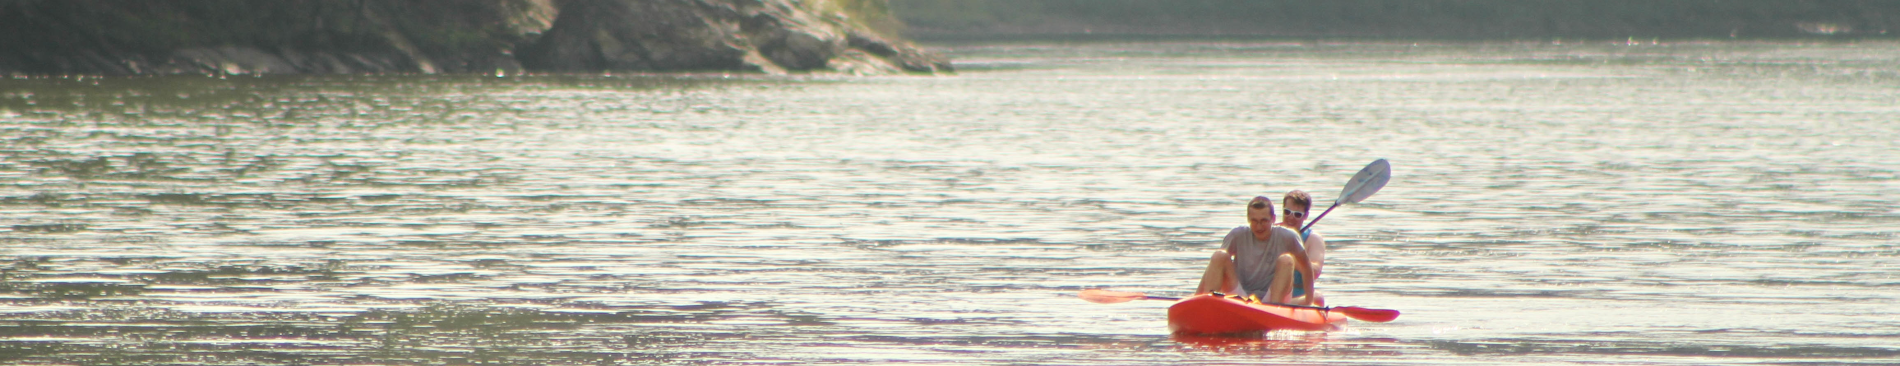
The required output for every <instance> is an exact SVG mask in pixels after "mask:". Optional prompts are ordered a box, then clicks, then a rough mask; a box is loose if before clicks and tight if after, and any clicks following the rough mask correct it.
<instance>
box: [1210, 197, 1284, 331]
mask: <svg viewBox="0 0 1900 366" xmlns="http://www.w3.org/2000/svg"><path fill="white" fill-rule="evenodd" d="M1274 218H1275V215H1274V212H1273V200H1272V199H1269V198H1267V197H1265V196H1260V197H1254V198H1253V200H1252V201H1249V202H1248V203H1247V226H1241V227H1236V228H1234V229H1233V230H1230V231H1228V232H1227V236H1226V237H1225V238H1222V239H1221V248H1220V249H1219V250H1215V251H1214V256H1213V258H1209V259H1208V262H1207V270H1206V271H1204V272H1203V273H1202V274H1201V283H1200V285H1199V286H1197V287H1196V289H1195V294H1205V293H1210V292H1224V293H1228V294H1233V295H1241V296H1248V295H1251V296H1253V297H1255V298H1262V296H1264V299H1265V301H1267V302H1277V303H1288V301H1289V300H1291V299H1290V297H1289V295H1290V294H1291V293H1292V288H1293V287H1295V286H1294V280H1293V278H1294V277H1295V275H1294V274H1293V272H1295V271H1300V272H1302V273H1313V271H1312V270H1311V269H1309V267H1310V262H1308V261H1307V259H1306V249H1305V248H1304V247H1302V246H1301V245H1300V240H1299V233H1296V232H1294V231H1293V230H1292V229H1287V228H1285V227H1279V226H1275V225H1274ZM1311 283H1312V281H1311V279H1306V280H1305V284H1306V285H1305V286H1302V287H1306V288H1305V290H1307V291H1308V292H1310V291H1311V290H1312V289H1311V288H1310V287H1311ZM1301 305H1304V304H1301Z"/></svg>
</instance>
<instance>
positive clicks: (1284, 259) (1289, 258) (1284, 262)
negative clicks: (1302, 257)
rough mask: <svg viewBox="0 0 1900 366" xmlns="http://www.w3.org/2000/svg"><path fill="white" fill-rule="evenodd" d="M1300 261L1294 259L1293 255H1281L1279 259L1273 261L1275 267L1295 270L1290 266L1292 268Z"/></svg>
mask: <svg viewBox="0 0 1900 366" xmlns="http://www.w3.org/2000/svg"><path fill="white" fill-rule="evenodd" d="M1298 261H1299V259H1295V258H1293V255H1292V254H1281V255H1280V257H1279V258H1274V259H1273V264H1274V266H1275V267H1279V268H1293V267H1289V266H1292V265H1293V263H1294V262H1298Z"/></svg>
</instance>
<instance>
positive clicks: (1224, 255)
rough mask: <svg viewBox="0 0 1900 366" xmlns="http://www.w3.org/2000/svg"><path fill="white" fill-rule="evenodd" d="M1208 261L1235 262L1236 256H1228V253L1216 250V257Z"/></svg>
mask: <svg viewBox="0 0 1900 366" xmlns="http://www.w3.org/2000/svg"><path fill="white" fill-rule="evenodd" d="M1208 259H1210V260H1213V261H1216V262H1227V261H1232V260H1234V256H1233V255H1232V254H1227V251H1225V250H1215V251H1214V257H1213V258H1208Z"/></svg>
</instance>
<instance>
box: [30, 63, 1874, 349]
mask: <svg viewBox="0 0 1900 366" xmlns="http://www.w3.org/2000/svg"><path fill="white" fill-rule="evenodd" d="M945 49H946V50H948V51H949V52H950V53H952V54H953V55H954V56H956V57H957V59H958V60H959V68H960V69H962V70H963V72H962V73H961V74H960V75H957V76H949V77H879V78H833V77H823V76H816V77H769V76H746V75H685V76H652V75H607V76H527V77H518V76H509V77H502V78H497V77H481V76H310V77H261V78H260V77H251V76H229V77H223V78H217V77H203V76H184V77H160V78H113V79H98V78H78V77H70V78H54V79H17V78H16V79H11V80H0V90H3V92H0V119H4V122H0V136H4V137H5V138H4V140H0V144H4V145H0V151H4V154H3V156H4V157H3V158H0V217H3V218H4V220H5V222H4V223H0V267H3V268H4V270H0V303H4V305H3V306H0V361H3V362H4V363H8V364H83V365H92V364H192V365H198V364H247V365H248V364H282V365H298V364H524V365H526V364H536V365H539V364H649V363H677V364H707V363H712V364H724V363H746V364H775V363H867V362H868V363H885V362H910V363H924V364H948V363H1013V364H1044V363H1046V364H1178V363H1259V362H1266V363H1297V364H1315V363H1326V364H1395V363H1407V364H1427V363H1439V364H1473V363H1498V364H1511V363H1611V364H1633V363H1641V364H1891V363H1896V362H1900V310H1896V308H1895V307H1894V306H1893V304H1895V303H1900V275H1896V273H1900V230H1897V228H1900V209H1897V208H1896V207H1897V206H1896V205H1895V204H1894V202H1896V201H1897V200H1900V164H1896V163H1894V162H1893V161H1892V160H1891V159H1893V158H1895V157H1900V144H1897V143H1896V140H1895V137H1896V136H1900V124H1896V123H1895V122H1894V121H1896V120H1900V93H1896V92H1895V90H1896V87H1900V69H1896V68H1895V67H1894V63H1893V62H1894V60H1896V59H1900V45H1896V44H1893V43H1840V44H1766V43H1665V44H1639V45H1628V44H1616V45H1611V44H1567V45H1552V44H1501V43H1494V44H1451V45H1442V44H1441V45H1432V44H1427V45H1413V44H1409V43H1403V44H1401V43H1366V44H1320V45H1315V44H1306V45H1302V44H1297V43H1290V44H1289V43H1274V42H1254V41H1220V42H1215V41H1208V42H1185V41H1184V42H1161V43H1115V42H1102V43H1085V44H1034V43H1019V44H963V45H946V46H945ZM1377 158H1388V159H1391V161H1392V162H1393V164H1394V169H1393V172H1394V178H1393V180H1392V183H1391V184H1390V185H1388V186H1387V187H1386V188H1385V189H1384V190H1383V191H1381V192H1379V194H1378V195H1376V196H1373V197H1372V198H1371V199H1370V200H1368V201H1367V202H1365V203H1364V204H1360V205H1351V206H1347V207H1344V208H1341V209H1339V210H1337V211H1335V212H1333V213H1332V214H1331V215H1329V216H1328V217H1327V218H1326V219H1325V220H1324V221H1322V223H1321V224H1320V225H1319V227H1320V228H1321V230H1322V231H1323V232H1325V233H1327V234H1328V235H1329V236H1330V237H1331V238H1332V239H1333V240H1332V250H1331V252H1330V253H1329V255H1328V257H1327V263H1328V264H1327V267H1326V268H1327V270H1326V274H1325V276H1324V277H1322V278H1321V280H1320V289H1321V291H1324V292H1326V293H1327V294H1328V296H1329V300H1330V301H1331V302H1332V303H1333V304H1336V305H1358V306H1366V307H1374V308H1390V309H1398V310H1401V311H1404V312H1405V315H1404V316H1402V317H1400V318H1399V319H1398V320H1397V321H1395V322H1391V323H1383V324H1381V323H1364V322H1353V323H1349V324H1348V325H1346V326H1345V327H1344V328H1343V329H1341V330H1338V331H1333V332H1320V333H1295V332H1284V333H1269V334H1265V335H1262V336H1259V337H1253V338H1199V337H1173V336H1170V335H1169V334H1167V329H1166V319H1165V307H1166V306H1167V303H1166V302H1160V301H1146V302H1133V303H1125V304H1113V305H1100V304H1091V303H1087V302H1083V301H1081V300H1079V299H1077V298H1076V297H1075V296H1074V293H1075V292H1076V291H1079V290H1082V289H1090V288H1105V289H1113V290H1125V291H1144V292H1149V293H1151V294H1158V295H1182V294H1185V293H1186V292H1188V291H1190V288H1191V287H1192V285H1193V282H1194V281H1195V280H1196V279H1197V278H1198V275H1199V271H1200V267H1201V266H1202V265H1204V263H1205V260H1206V258H1207V256H1208V253H1209V252H1210V251H1212V250H1213V249H1214V248H1215V247H1216V246H1217V245H1218V240H1219V236H1220V235H1221V234H1223V233H1224V232H1225V231H1226V230H1227V229H1229V228H1232V227H1234V226H1238V225H1241V224H1244V218H1243V215H1244V212H1243V208H1242V207H1241V205H1242V204H1243V203H1244V202H1245V200H1246V199H1247V198H1249V197H1252V196H1255V195H1269V196H1275V197H1277V196H1278V195H1280V194H1281V193H1284V192H1285V191H1287V190H1289V189H1304V190H1307V191H1310V192H1313V194H1314V195H1315V196H1316V198H1317V199H1318V200H1320V201H1323V202H1330V201H1331V200H1332V199H1333V198H1334V196H1335V195H1337V194H1338V190H1339V188H1340V186H1341V185H1342V184H1343V183H1345V181H1346V178H1347V177H1349V176H1350V175H1351V174H1352V173H1353V172H1355V171H1357V170H1358V169H1359V168H1360V167H1361V166H1363V165H1364V164H1365V163H1367V162H1370V161H1372V160H1373V159H1377ZM1316 211H1317V210H1316Z"/></svg>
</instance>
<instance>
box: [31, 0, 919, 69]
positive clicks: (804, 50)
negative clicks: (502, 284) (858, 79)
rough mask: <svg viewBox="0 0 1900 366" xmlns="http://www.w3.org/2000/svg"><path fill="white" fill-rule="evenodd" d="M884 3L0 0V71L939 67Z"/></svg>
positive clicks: (766, 0) (741, 0)
mask: <svg viewBox="0 0 1900 366" xmlns="http://www.w3.org/2000/svg"><path fill="white" fill-rule="evenodd" d="M889 17H890V15H889V13H888V7H887V5H886V4H885V3H884V0H802V1H801V0H355V1H346V0H278V1H243V0H142V1H133V2H124V1H109V0H0V75H73V74H79V75H150V74H349V73H422V74H435V73H508V74H518V73H523V72H762V73H774V74H781V73H805V72H836V73H846V74H861V75H862V74H896V73H946V72H950V71H951V66H950V62H949V60H948V59H947V58H944V57H943V56H941V55H938V54H935V53H931V52H929V51H926V50H924V49H922V48H919V47H917V46H916V45H914V44H911V43H908V42H905V41H903V40H901V39H896V38H894V37H890V36H887V35H886V34H890V33H895V32H894V30H893V29H876V28H877V27H875V26H874V24H876V23H877V22H878V21H879V20H881V19H888V18H889ZM887 28H888V27H887Z"/></svg>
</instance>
